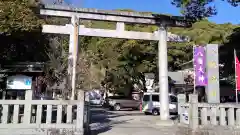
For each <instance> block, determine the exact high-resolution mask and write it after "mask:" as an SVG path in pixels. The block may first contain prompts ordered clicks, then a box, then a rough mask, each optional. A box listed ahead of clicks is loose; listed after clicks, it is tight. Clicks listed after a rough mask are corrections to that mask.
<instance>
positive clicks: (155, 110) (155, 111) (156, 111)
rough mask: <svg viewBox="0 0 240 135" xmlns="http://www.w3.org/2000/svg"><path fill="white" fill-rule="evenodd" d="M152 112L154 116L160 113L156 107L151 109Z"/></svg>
mask: <svg viewBox="0 0 240 135" xmlns="http://www.w3.org/2000/svg"><path fill="white" fill-rule="evenodd" d="M152 114H153V115H154V116H156V115H159V114H160V113H159V110H158V109H153V110H152Z"/></svg>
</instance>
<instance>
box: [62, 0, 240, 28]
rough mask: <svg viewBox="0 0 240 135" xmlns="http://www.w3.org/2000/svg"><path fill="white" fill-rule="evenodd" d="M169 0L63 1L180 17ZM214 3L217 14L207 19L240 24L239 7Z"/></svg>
mask: <svg viewBox="0 0 240 135" xmlns="http://www.w3.org/2000/svg"><path fill="white" fill-rule="evenodd" d="M170 1H171V0H65V2H66V3H71V4H72V5H73V6H74V7H83V8H97V9H105V10H113V9H133V10H136V11H146V12H154V13H161V14H165V13H166V14H171V15H181V14H180V11H179V9H177V8H176V7H174V6H173V5H171V2H170ZM215 1H216V2H215V3H214V4H215V5H216V8H217V10H218V14H217V15H216V16H213V17H211V18H209V20H210V21H213V22H215V23H218V24H221V23H228V22H230V23H233V24H240V14H239V13H240V7H233V6H231V5H230V4H228V3H226V2H223V1H222V0H215Z"/></svg>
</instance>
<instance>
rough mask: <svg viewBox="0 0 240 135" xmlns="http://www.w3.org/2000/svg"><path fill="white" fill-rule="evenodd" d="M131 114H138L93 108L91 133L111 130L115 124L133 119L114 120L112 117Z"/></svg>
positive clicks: (93, 134)
mask: <svg viewBox="0 0 240 135" xmlns="http://www.w3.org/2000/svg"><path fill="white" fill-rule="evenodd" d="M131 115H136V113H133V114H132V113H119V112H118V113H117V112H110V111H107V110H105V109H97V110H91V135H98V134H100V133H104V132H107V131H109V130H111V129H112V127H113V126H114V125H118V124H124V123H127V122H128V121H131V120H133V119H127V120H114V121H113V120H112V119H113V118H117V117H121V116H131Z"/></svg>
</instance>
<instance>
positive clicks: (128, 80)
mask: <svg viewBox="0 0 240 135" xmlns="http://www.w3.org/2000/svg"><path fill="white" fill-rule="evenodd" d="M39 4H40V3H38V2H35V1H34V0H29V1H23V0H8V1H1V2H0V7H1V10H2V11H3V12H2V11H1V12H0V18H3V19H0V20H1V21H0V31H1V35H0V39H1V41H2V48H3V49H1V51H0V54H1V56H2V57H1V58H0V60H1V64H3V63H5V62H12V63H14V62H19V61H29V62H30V61H31V62H33V61H38V62H39V61H42V62H46V70H45V80H46V81H45V82H46V83H48V85H51V84H52V83H54V82H62V80H63V79H64V78H65V77H66V75H67V55H68V42H69V41H68V38H69V37H68V36H65V35H48V34H42V33H41V24H44V23H51V24H52V23H54V24H66V22H68V23H69V20H66V19H59V18H42V17H41V18H40V17H39V15H38V14H37V11H38V10H37V7H38V6H39ZM2 7H3V8H2ZM13 9H14V10H13ZM13 11H14V12H13ZM122 11H127V12H134V11H131V10H122ZM145 14H146V13H145ZM149 14H150V13H149ZM82 24H84V25H85V26H86V27H92V28H108V29H114V28H115V24H114V23H110V22H99V21H89V20H85V21H83V22H82ZM237 29H239V26H236V25H232V24H215V23H212V22H209V21H208V20H206V19H203V20H201V21H198V22H196V23H194V24H193V26H192V27H191V28H185V29H184V28H169V29H168V31H169V32H171V33H173V34H178V35H185V36H189V37H190V39H191V40H190V42H189V43H170V42H169V43H168V62H169V70H170V71H174V70H179V69H180V67H179V65H180V64H182V63H184V62H187V61H190V60H192V45H204V44H207V43H217V44H219V45H224V46H226V48H228V46H229V48H228V49H230V48H233V47H234V46H236V43H237V42H238V41H239V40H238V39H239V38H237V37H239V31H236V30H237ZM127 30H135V31H147V32H153V31H156V30H157V27H156V26H145V25H133V24H129V25H127ZM232 37H234V41H233V38H232ZM79 46H80V47H79V52H80V55H79V61H78V86H79V87H80V88H81V89H86V90H87V89H93V88H100V87H101V86H103V87H104V88H105V89H107V90H110V91H116V90H119V91H125V90H126V89H129V90H132V89H133V86H134V84H137V85H138V88H139V89H145V86H144V84H145V83H144V82H145V79H144V73H146V72H153V73H155V74H157V71H158V70H157V59H158V57H157V42H156V41H143V40H126V39H113V38H99V37H81V38H80V44H79ZM228 56H229V55H228ZM231 57H232V56H231ZM224 58H225V59H224V60H225V62H226V63H227V62H228V63H231V61H230V56H229V57H224ZM227 58H229V59H227ZM226 59H227V60H226ZM220 60H221V59H220Z"/></svg>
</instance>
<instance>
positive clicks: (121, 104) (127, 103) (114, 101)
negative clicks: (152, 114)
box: [105, 96, 141, 111]
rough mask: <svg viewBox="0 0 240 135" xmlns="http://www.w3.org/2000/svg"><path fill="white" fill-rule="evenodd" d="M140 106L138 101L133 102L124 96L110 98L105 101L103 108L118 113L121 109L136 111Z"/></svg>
mask: <svg viewBox="0 0 240 135" xmlns="http://www.w3.org/2000/svg"><path fill="white" fill-rule="evenodd" d="M140 104H141V101H140V100H134V99H131V98H127V97H124V96H110V97H108V98H106V99H105V106H107V107H109V108H110V109H111V110H116V111H119V110H121V109H122V108H132V109H136V110H138V109H139V108H140Z"/></svg>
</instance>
